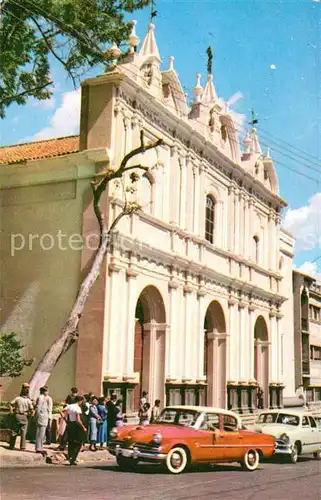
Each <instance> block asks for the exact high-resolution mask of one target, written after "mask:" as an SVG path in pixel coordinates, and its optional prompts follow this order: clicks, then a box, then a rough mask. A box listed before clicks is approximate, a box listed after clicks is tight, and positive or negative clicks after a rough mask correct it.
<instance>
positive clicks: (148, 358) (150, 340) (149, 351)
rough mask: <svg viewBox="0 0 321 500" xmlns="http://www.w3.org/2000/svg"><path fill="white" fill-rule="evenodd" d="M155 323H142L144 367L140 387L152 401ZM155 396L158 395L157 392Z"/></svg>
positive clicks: (153, 397)
mask: <svg viewBox="0 0 321 500" xmlns="http://www.w3.org/2000/svg"><path fill="white" fill-rule="evenodd" d="M156 331H157V323H156V322H155V321H153V320H152V321H151V322H150V323H145V324H144V336H145V338H144V351H145V352H144V369H143V374H142V388H143V389H146V390H147V392H148V397H149V400H150V401H154V400H155V398H156V394H155V371H156V370H155V361H156V359H155V346H156ZM157 397H159V395H158V394H157Z"/></svg>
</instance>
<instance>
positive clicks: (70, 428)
mask: <svg viewBox="0 0 321 500" xmlns="http://www.w3.org/2000/svg"><path fill="white" fill-rule="evenodd" d="M75 399H76V402H75V403H73V404H70V405H68V406H67V408H66V409H65V410H64V411H62V412H61V415H62V416H63V417H67V416H68V424H67V434H68V459H69V462H70V465H76V464H77V457H78V453H79V452H80V449H81V446H82V444H83V442H84V440H85V437H86V432H87V429H86V427H85V426H84V424H83V423H82V420H81V413H82V411H81V406H82V404H83V402H84V398H83V397H82V396H76V398H75Z"/></svg>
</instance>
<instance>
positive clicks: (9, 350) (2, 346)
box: [0, 332, 33, 377]
mask: <svg viewBox="0 0 321 500" xmlns="http://www.w3.org/2000/svg"><path fill="white" fill-rule="evenodd" d="M23 348H24V346H23V345H22V343H21V341H20V340H17V337H16V334H15V333H13V332H10V333H1V334H0V377H19V375H21V373H22V370H23V369H24V368H25V366H30V365H31V364H32V363H33V359H26V358H24V357H23V356H22V353H21V351H22V350H23Z"/></svg>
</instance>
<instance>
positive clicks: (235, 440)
mask: <svg viewBox="0 0 321 500" xmlns="http://www.w3.org/2000/svg"><path fill="white" fill-rule="evenodd" d="M221 418H222V431H221V440H222V443H223V444H224V459H226V460H228V459H237V458H241V457H242V456H243V455H244V442H243V439H244V438H243V435H242V434H241V433H240V432H239V429H238V423H237V420H236V418H235V417H233V416H232V415H221Z"/></svg>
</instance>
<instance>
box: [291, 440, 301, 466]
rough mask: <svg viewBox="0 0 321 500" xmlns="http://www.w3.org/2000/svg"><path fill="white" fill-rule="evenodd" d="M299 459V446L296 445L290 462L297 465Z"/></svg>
mask: <svg viewBox="0 0 321 500" xmlns="http://www.w3.org/2000/svg"><path fill="white" fill-rule="evenodd" d="M298 457H299V449H298V445H297V444H294V445H293V448H292V453H291V455H289V461H290V463H291V464H296V463H297V461H298Z"/></svg>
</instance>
